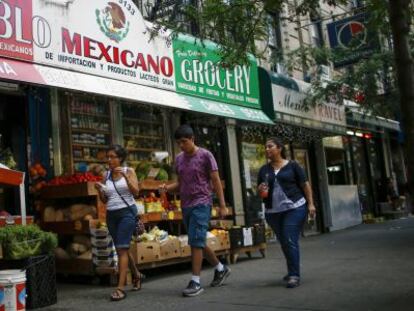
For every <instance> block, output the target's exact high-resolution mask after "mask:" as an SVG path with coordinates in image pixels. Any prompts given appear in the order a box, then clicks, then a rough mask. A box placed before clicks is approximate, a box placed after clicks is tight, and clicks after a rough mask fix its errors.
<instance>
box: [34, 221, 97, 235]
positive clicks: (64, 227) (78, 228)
mask: <svg viewBox="0 0 414 311" xmlns="http://www.w3.org/2000/svg"><path fill="white" fill-rule="evenodd" d="M41 227H42V229H43V230H46V231H51V232H54V233H57V234H89V233H90V227H91V226H90V223H89V221H88V220H75V221H56V222H43V223H42V224H41Z"/></svg>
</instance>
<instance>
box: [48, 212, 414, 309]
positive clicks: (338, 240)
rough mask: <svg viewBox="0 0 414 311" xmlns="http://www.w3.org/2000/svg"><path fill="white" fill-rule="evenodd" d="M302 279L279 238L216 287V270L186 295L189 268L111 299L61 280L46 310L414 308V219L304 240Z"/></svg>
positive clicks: (101, 290) (105, 292)
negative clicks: (289, 282) (289, 271)
mask: <svg viewBox="0 0 414 311" xmlns="http://www.w3.org/2000/svg"><path fill="white" fill-rule="evenodd" d="M301 249H302V284H301V286H300V287H298V288H296V289H286V288H284V287H283V283H282V280H281V278H282V277H283V275H284V274H285V272H286V270H285V264H284V259H283V257H282V254H281V251H280V250H279V248H278V245H277V244H275V243H272V244H269V247H268V251H267V256H266V258H265V259H261V257H260V256H259V253H257V254H253V259H247V257H244V256H242V257H241V258H240V259H239V262H238V263H237V264H234V265H231V269H232V275H231V276H230V277H229V279H228V281H227V284H226V285H225V286H223V287H220V288H211V287H209V286H208V284H209V283H210V281H211V278H212V274H213V271H212V270H211V269H210V268H209V267H208V266H207V265H206V266H205V268H204V270H203V274H202V283H203V285H204V288H205V291H204V293H202V294H201V295H200V296H198V297H195V298H183V297H182V296H181V290H182V289H183V288H184V287H185V286H186V285H187V282H188V280H189V277H190V271H189V266H188V270H187V269H183V268H182V267H181V268H180V269H179V271H173V269H171V270H170V271H167V272H164V271H163V272H162V273H160V274H158V275H156V276H154V275H151V276H149V277H148V278H147V280H146V281H145V282H144V284H143V289H142V290H141V291H140V292H129V291H128V297H127V298H126V299H125V300H123V301H121V302H110V301H109V295H110V292H111V288H110V287H107V286H91V285H77V284H62V283H60V284H59V285H58V304H56V305H54V306H51V307H48V308H44V309H42V310H50V311H64V310H113V309H114V308H118V309H119V310H156V311H161V310H190V309H195V310H200V311H201V310H212V309H214V310H240V311H248V310H281V311H282V310H283V311H284V310H302V311H307V310H314V311H316V310H317V311H322V310H323V311H339V310H352V311H357V310H364V311H368V310H372V311H381V310H393V311H398V310H407V311H408V310H413V308H414V307H413V306H414V280H413V276H414V264H413V259H414V218H412V217H410V218H406V219H399V220H393V221H388V222H385V223H382V224H365V225H360V226H357V227H354V228H350V229H347V230H342V231H338V232H334V233H329V234H323V235H319V236H312V237H307V238H304V239H302V240H301Z"/></svg>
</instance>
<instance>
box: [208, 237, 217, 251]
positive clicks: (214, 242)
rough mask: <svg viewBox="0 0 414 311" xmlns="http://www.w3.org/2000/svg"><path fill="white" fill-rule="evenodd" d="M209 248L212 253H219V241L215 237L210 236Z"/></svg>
mask: <svg viewBox="0 0 414 311" xmlns="http://www.w3.org/2000/svg"><path fill="white" fill-rule="evenodd" d="M207 246H208V247H210V248H211V250H212V251H218V250H219V249H220V243H219V239H218V238H217V237H216V236H214V235H208V236H207Z"/></svg>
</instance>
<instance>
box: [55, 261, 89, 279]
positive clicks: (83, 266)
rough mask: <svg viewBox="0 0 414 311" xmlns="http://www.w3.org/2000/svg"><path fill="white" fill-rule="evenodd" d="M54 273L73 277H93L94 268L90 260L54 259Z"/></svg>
mask: <svg viewBox="0 0 414 311" xmlns="http://www.w3.org/2000/svg"><path fill="white" fill-rule="evenodd" d="M56 272H57V273H62V274H74V275H94V273H95V267H94V266H93V263H92V260H90V259H77V258H71V259H56Z"/></svg>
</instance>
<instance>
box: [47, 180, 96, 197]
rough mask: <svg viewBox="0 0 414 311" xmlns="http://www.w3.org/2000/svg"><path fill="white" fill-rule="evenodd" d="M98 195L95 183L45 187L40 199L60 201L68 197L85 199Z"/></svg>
mask: <svg viewBox="0 0 414 311" xmlns="http://www.w3.org/2000/svg"><path fill="white" fill-rule="evenodd" d="M95 195H98V192H97V190H96V189H95V182H91V181H89V182H85V183H78V184H70V185H58V186H47V187H45V188H43V189H42V192H41V193H40V198H41V199H60V198H69V197H85V196H95Z"/></svg>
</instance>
